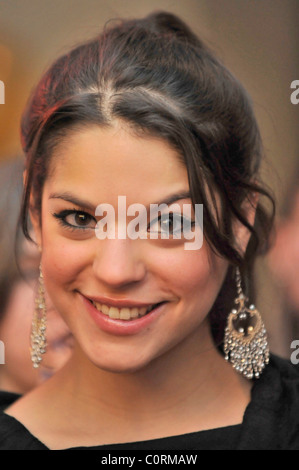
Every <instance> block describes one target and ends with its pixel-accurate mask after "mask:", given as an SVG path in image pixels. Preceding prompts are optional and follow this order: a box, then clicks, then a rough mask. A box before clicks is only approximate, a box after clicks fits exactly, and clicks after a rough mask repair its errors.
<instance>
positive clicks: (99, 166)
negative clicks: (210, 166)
mask: <svg viewBox="0 0 299 470" xmlns="http://www.w3.org/2000/svg"><path fill="white" fill-rule="evenodd" d="M49 174H50V176H49V177H48V179H47V180H46V183H45V186H44V190H43V197H42V224H41V225H42V229H40V227H39V225H38V219H37V218H36V219H35V218H34V217H33V223H34V227H35V231H36V235H37V238H38V240H39V241H40V244H41V246H42V269H43V275H44V280H45V285H46V288H47V291H48V293H49V295H50V297H51V298H52V301H53V303H54V305H55V307H56V308H57V310H58V311H59V312H60V313H61V315H62V316H63V318H64V319H65V321H66V323H67V324H68V326H69V328H70V330H71V331H72V333H73V335H74V337H75V339H76V342H77V346H79V349H77V351H78V350H79V351H81V352H82V351H83V352H84V353H85V355H86V356H87V357H88V358H89V360H90V361H92V362H93V363H94V364H95V365H97V366H98V367H101V368H103V369H106V370H111V371H118V372H125V371H135V370H138V369H141V368H142V367H144V366H146V365H147V364H149V363H150V362H151V361H153V360H154V359H156V358H158V357H160V356H161V355H163V354H165V353H167V352H170V351H172V350H173V349H174V348H177V347H181V346H187V345H188V344H191V342H192V341H191V338H193V339H194V335H196V337H197V339H198V341H197V348H198V351H199V350H200V348H204V347H205V346H207V344H208V343H207V336H208V333H207V332H208V331H209V329H208V326H207V325H208V323H207V320H206V317H207V314H208V312H209V310H210V309H211V307H212V305H213V303H214V300H215V298H216V296H217V294H218V292H219V289H220V287H221V285H222V282H223V280H224V277H225V274H226V270H227V262H226V261H224V260H223V259H221V258H220V257H217V256H216V255H215V254H212V253H211V251H210V250H209V249H208V246H207V244H206V243H205V241H204V243H203V246H202V247H201V248H200V249H197V250H187V249H185V244H184V243H185V241H186V240H184V239H183V238H182V239H177V238H172V237H170V238H168V239H161V237H159V238H158V239H151V238H149V237H148V238H147V239H141V238H137V239H132V238H130V236H128V235H126V236H123V237H121V236H117V235H116V237H115V238H114V239H112V238H108V237H106V238H105V237H102V238H103V239H99V238H98V236H97V232H96V223H97V221H99V218H98V217H96V216H95V210H96V207H97V206H98V205H99V204H104V203H105V204H110V206H112V207H113V208H114V209H115V227H116V234H117V233H118V232H117V229H118V227H121V222H120V218H121V217H123V211H122V210H121V207H119V206H118V204H119V201H120V199H119V196H125V197H126V208H128V207H129V206H130V205H131V204H135V203H140V204H142V205H143V206H145V207H147V208H149V205H150V204H153V203H158V202H159V203H162V202H163V201H167V200H169V198H172V197H173V196H174V201H173V202H175V203H177V204H178V205H179V207H180V208H182V206H183V204H191V199H190V198H189V196H188V191H189V184H188V177H187V171H186V168H185V167H184V165H182V163H181V162H180V161H179V158H178V155H177V153H176V152H175V150H173V149H172V148H171V147H170V146H169V145H168V144H167V143H166V142H165V141H162V140H160V139H156V138H152V137H137V136H136V135H134V134H133V133H132V132H131V131H130V130H129V129H128V128H126V127H124V126H123V127H121V125H120V124H116V125H115V126H114V127H110V128H101V127H98V126H93V127H89V128H87V129H84V130H82V131H81V132H78V131H77V133H73V134H72V135H71V136H69V137H68V139H67V140H65V141H64V143H63V144H60V146H59V147H58V149H57V150H56V154H55V156H54V158H53V160H52V167H51V168H50V173H49ZM176 195H177V196H176ZM179 195H180V196H181V197H183V199H180V198H179V197H180V196H179ZM178 198H179V199H178ZM176 199H177V200H176ZM122 200H123V199H122ZM104 215H105V214H104ZM133 219H134V217H133V216H128V217H127V222H126V223H127V224H128V223H129V222H130V221H131V220H133ZM174 219H175V220H176V222H175V226H176V228H177V221H178V220H180V219H179V218H177V217H174ZM149 221H150V220H149V219H148V220H147V224H149ZM151 222H152V226H151V227H149V225H148V226H147V230H148V232H147V233H148V234H149V233H150V232H149V231H152V230H153V231H155V232H157V231H159V230H161V227H163V226H164V225H165V221H164V222H161V225H159V223H158V222H155V221H151ZM123 227H124V225H122V228H123ZM195 230H200V228H199V227H197V228H196V229H195ZM160 303H161V304H160ZM156 304H160V305H159V306H158V307H155V308H154V309H153V310H152V311H150V312H149V313H146V314H145V311H146V310H147V309H148V308H152V307H153V306H155V305H156ZM140 315H141V316H140ZM117 317H118V318H117ZM193 343H194V341H193ZM193 343H192V344H193ZM209 345H210V343H209Z"/></svg>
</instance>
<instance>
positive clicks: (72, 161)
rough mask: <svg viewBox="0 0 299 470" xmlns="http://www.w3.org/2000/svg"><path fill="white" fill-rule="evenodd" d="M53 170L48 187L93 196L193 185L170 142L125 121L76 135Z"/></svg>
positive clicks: (156, 192)
mask: <svg viewBox="0 0 299 470" xmlns="http://www.w3.org/2000/svg"><path fill="white" fill-rule="evenodd" d="M49 174H50V177H49V178H48V180H47V185H48V186H50V187H54V186H55V190H61V191H62V190H63V191H66V190H69V191H72V192H75V193H77V194H78V193H80V194H82V195H83V194H84V196H85V198H86V196H87V195H88V194H90V196H91V197H92V199H94V197H95V196H96V193H97V194H98V195H99V197H100V198H101V200H102V198H103V197H105V196H106V198H108V197H109V198H111V197H112V196H113V195H114V196H116V195H126V196H128V197H130V196H132V198H134V199H136V196H139V199H140V198H141V196H142V195H145V196H146V198H156V197H158V198H159V197H160V196H161V195H163V193H164V192H165V194H166V193H169V189H172V190H175V191H179V190H187V189H188V187H189V185H188V176H187V170H186V167H185V166H184V164H183V163H182V160H181V157H180V156H179V154H178V152H176V151H175V150H174V149H173V148H172V147H171V146H170V144H168V143H167V142H166V141H164V140H162V139H158V138H154V137H148V136H142V137H141V136H137V135H136V134H134V133H133V131H131V130H130V129H129V128H128V127H125V126H121V125H115V126H113V127H100V126H91V127H88V128H85V129H82V130H80V131H76V132H73V133H71V134H70V135H69V136H68V137H67V138H66V139H64V141H63V142H62V143H61V144H60V145H59V146H58V147H57V148H56V151H55V155H54V158H53V160H52V165H51V168H50V172H49ZM134 202H137V201H136V200H135V201H134ZM141 202H142V201H141Z"/></svg>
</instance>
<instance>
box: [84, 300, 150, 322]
mask: <svg viewBox="0 0 299 470" xmlns="http://www.w3.org/2000/svg"><path fill="white" fill-rule="evenodd" d="M92 303H93V305H94V306H95V307H96V309H97V310H99V311H100V312H102V313H104V315H107V316H108V317H110V318H114V319H120V320H131V318H138V317H142V316H144V315H145V314H146V313H147V312H149V311H150V310H151V309H152V308H153V305H150V306H149V307H141V308H139V307H134V308H128V307H122V308H117V307H109V306H108V305H105V304H100V303H99V302H94V301H92Z"/></svg>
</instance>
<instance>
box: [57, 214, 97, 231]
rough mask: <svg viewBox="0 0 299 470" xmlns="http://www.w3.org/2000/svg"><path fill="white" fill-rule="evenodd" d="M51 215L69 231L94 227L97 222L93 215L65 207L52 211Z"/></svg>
mask: <svg viewBox="0 0 299 470" xmlns="http://www.w3.org/2000/svg"><path fill="white" fill-rule="evenodd" d="M52 215H53V217H55V218H56V219H57V220H58V222H59V223H60V225H62V226H63V227H65V228H67V229H69V230H71V231H75V230H90V229H95V227H96V224H97V221H96V219H95V217H93V216H92V215H90V214H88V212H84V211H78V209H65V210H63V211H60V212H58V213H56V212H54V213H53V214H52Z"/></svg>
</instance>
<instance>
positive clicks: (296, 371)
mask: <svg viewBox="0 0 299 470" xmlns="http://www.w3.org/2000/svg"><path fill="white" fill-rule="evenodd" d="M240 447H244V448H251V449H256V448H257V449H283V450H291V449H297V450H299V366H298V365H295V364H292V363H291V361H289V360H287V359H283V358H280V357H278V356H275V355H273V354H272V355H271V357H270V362H269V364H268V366H267V367H266V369H265V371H264V372H263V374H262V376H261V378H260V379H258V380H256V382H255V384H254V386H253V389H252V399H251V403H250V405H249V406H248V408H247V410H246V412H245V415H244V421H243V439H241V442H240Z"/></svg>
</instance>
